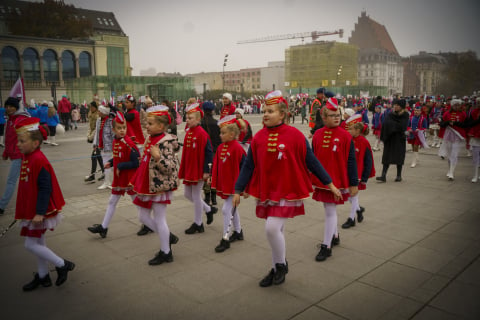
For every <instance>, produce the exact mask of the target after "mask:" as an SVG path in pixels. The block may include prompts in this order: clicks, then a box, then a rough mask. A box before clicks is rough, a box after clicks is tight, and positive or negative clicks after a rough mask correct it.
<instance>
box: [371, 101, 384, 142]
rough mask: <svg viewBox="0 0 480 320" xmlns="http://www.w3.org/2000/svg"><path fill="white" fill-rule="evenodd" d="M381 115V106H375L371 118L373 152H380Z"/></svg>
mask: <svg viewBox="0 0 480 320" xmlns="http://www.w3.org/2000/svg"><path fill="white" fill-rule="evenodd" d="M381 115H382V105H381V104H377V105H376V106H375V112H374V113H373V116H372V130H373V135H374V136H375V146H374V147H373V148H372V150H373V151H378V150H380V132H381V131H382V122H381V119H380V118H381Z"/></svg>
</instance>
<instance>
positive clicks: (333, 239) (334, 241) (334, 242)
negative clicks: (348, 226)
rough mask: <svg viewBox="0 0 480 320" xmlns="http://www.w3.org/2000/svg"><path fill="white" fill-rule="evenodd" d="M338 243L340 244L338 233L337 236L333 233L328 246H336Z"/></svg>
mask: <svg viewBox="0 0 480 320" xmlns="http://www.w3.org/2000/svg"><path fill="white" fill-rule="evenodd" d="M339 244H340V234H338V236H336V237H335V235H333V237H332V243H331V244H330V247H333V246H338V245H339Z"/></svg>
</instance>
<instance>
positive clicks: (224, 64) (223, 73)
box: [222, 53, 228, 91]
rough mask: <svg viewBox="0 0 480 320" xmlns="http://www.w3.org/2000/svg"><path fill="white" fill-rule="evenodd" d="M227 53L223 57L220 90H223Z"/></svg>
mask: <svg viewBox="0 0 480 320" xmlns="http://www.w3.org/2000/svg"><path fill="white" fill-rule="evenodd" d="M227 61H228V53H227V54H225V57H224V58H223V71H222V91H225V67H226V66H227Z"/></svg>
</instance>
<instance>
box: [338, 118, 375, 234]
mask: <svg viewBox="0 0 480 320" xmlns="http://www.w3.org/2000/svg"><path fill="white" fill-rule="evenodd" d="M361 120H362V119H361V117H360V116H359V117H357V118H355V116H354V117H351V118H350V119H348V120H347V121H348V122H349V125H348V131H349V132H350V134H351V135H352V137H353V144H354V146H355V160H356V162H357V173H358V179H359V183H358V190H366V189H367V182H368V179H369V178H372V177H375V165H374V163H373V153H372V148H371V147H370V142H368V140H367V139H366V138H365V137H366V136H367V135H368V133H369V130H368V124H366V123H365V124H364V123H363V122H361ZM348 201H349V202H350V203H351V208H350V215H349V217H348V219H347V221H346V222H345V223H344V224H342V228H343V229H348V228H350V227H354V226H355V214H356V216H357V221H358V222H362V221H363V218H364V217H363V213H364V212H365V208H364V207H362V206H360V200H359V194H357V195H355V196H350V197H349V199H348Z"/></svg>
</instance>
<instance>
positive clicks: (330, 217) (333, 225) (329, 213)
mask: <svg viewBox="0 0 480 320" xmlns="http://www.w3.org/2000/svg"><path fill="white" fill-rule="evenodd" d="M323 207H324V208H325V230H324V233H323V244H325V245H327V247H328V248H330V245H331V243H332V238H333V235H334V234H336V233H337V223H338V221H337V220H338V218H337V205H336V204H335V203H325V202H324V203H323Z"/></svg>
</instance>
